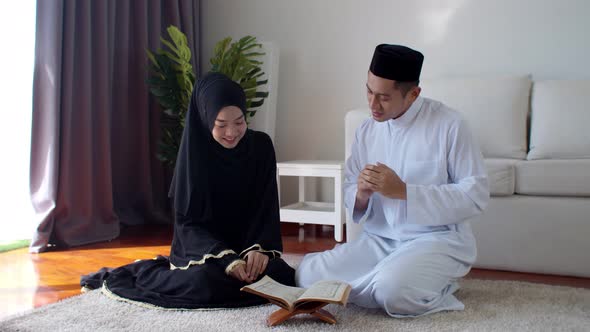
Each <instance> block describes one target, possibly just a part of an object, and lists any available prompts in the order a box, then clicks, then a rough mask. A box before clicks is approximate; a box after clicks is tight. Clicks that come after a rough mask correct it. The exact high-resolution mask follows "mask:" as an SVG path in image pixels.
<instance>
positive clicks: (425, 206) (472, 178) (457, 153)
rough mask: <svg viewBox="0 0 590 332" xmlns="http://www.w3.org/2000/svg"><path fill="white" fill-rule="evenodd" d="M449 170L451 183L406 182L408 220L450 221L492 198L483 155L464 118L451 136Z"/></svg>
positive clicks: (425, 222)
mask: <svg viewBox="0 0 590 332" xmlns="http://www.w3.org/2000/svg"><path fill="white" fill-rule="evenodd" d="M448 140H449V141H448V142H447V143H448V146H449V147H450V148H449V151H448V154H447V170H448V173H449V178H450V183H448V184H444V185H416V184H406V187H407V202H406V204H407V218H406V220H407V222H408V223H412V224H421V225H426V226H439V225H449V224H455V223H459V222H462V221H464V220H466V219H468V218H470V217H473V216H476V215H478V214H480V213H481V212H482V211H483V210H484V209H485V207H486V206H487V203H488V201H489V198H490V194H489V186H488V179H487V172H486V168H485V164H484V161H483V156H482V154H481V152H480V150H479V147H478V146H477V144H476V143H475V141H474V140H473V138H472V136H471V133H470V132H469V129H468V127H467V125H466V123H465V122H464V121H461V122H458V125H456V126H455V127H454V128H452V129H451V132H450V133H449V136H448Z"/></svg>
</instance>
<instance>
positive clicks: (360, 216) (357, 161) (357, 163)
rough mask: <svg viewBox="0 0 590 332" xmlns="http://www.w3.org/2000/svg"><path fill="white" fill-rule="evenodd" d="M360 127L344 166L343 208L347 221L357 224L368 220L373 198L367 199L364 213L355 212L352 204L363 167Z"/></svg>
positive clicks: (354, 200)
mask: <svg viewBox="0 0 590 332" xmlns="http://www.w3.org/2000/svg"><path fill="white" fill-rule="evenodd" d="M361 128H362V126H361V127H359V128H358V129H357V130H356V134H355V138H354V142H353V143H352V147H351V150H350V157H348V159H347V160H346V163H345V165H344V206H345V207H346V211H347V214H348V219H349V220H352V221H354V222H355V223H359V222H360V221H361V220H364V219H366V218H368V216H369V215H370V212H371V208H372V205H373V198H372V197H371V198H369V205H368V206H367V209H366V210H365V211H358V210H357V211H355V209H354V204H355V202H356V193H357V179H358V177H359V174H360V173H361V170H362V169H363V168H364V167H365V165H362V162H361V157H360V154H359V139H358V138H359V131H360V130H361Z"/></svg>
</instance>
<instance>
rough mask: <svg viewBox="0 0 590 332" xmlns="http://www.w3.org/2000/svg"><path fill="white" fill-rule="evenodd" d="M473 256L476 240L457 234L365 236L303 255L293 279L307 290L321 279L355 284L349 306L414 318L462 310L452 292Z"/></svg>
mask: <svg viewBox="0 0 590 332" xmlns="http://www.w3.org/2000/svg"><path fill="white" fill-rule="evenodd" d="M475 256H476V248H475V242H474V241H473V238H472V237H465V236H462V235H461V234H460V233H459V232H456V231H453V230H451V231H444V232H435V233H428V234H425V235H421V236H419V237H417V238H415V239H412V240H408V241H396V240H392V239H387V238H382V237H379V236H376V235H373V234H369V233H367V232H363V234H362V235H361V236H360V237H359V238H358V239H357V240H355V241H352V242H350V243H344V244H341V245H337V246H336V247H335V248H334V249H332V250H327V251H324V252H320V253H312V254H308V255H305V257H304V258H303V261H302V262H301V264H300V265H299V267H298V268H297V272H296V274H295V280H296V282H297V285H298V286H299V287H305V288H307V287H309V286H311V285H312V284H313V283H314V282H316V281H319V280H326V279H331V280H341V281H345V282H347V283H349V284H351V286H352V291H351V293H350V297H349V302H350V303H354V304H356V305H359V306H361V307H366V308H383V309H384V310H385V311H386V312H387V314H389V315H390V316H393V317H415V316H419V315H424V314H430V313H434V312H438V311H442V310H463V308H464V306H463V303H461V302H460V301H459V300H457V298H456V297H455V296H454V295H453V293H454V292H455V291H456V290H457V289H458V284H457V280H458V279H459V278H461V277H463V276H464V275H466V274H467V272H469V270H470V268H471V265H472V264H473V262H474V261H475Z"/></svg>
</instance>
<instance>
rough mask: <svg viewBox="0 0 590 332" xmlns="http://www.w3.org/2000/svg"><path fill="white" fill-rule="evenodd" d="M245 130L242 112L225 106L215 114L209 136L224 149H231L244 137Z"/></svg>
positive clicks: (236, 108) (234, 107) (233, 107)
mask: <svg viewBox="0 0 590 332" xmlns="http://www.w3.org/2000/svg"><path fill="white" fill-rule="evenodd" d="M247 128H248V126H247V125H246V119H245V118H244V114H243V113H242V110H240V109H239V108H238V107H236V106H226V107H224V108H222V109H221V111H219V114H217V118H216V119H215V124H214V125H213V130H212V131H211V134H212V135H213V138H214V139H215V140H216V141H217V143H219V144H221V145H222V146H223V147H224V148H226V149H233V148H235V147H236V146H237V145H238V143H239V142H240V140H241V139H242V137H244V133H246V129H247Z"/></svg>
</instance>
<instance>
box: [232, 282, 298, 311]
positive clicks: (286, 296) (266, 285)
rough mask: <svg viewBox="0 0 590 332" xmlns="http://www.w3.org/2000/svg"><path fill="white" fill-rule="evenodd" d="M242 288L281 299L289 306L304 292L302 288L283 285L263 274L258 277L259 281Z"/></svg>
mask: <svg viewBox="0 0 590 332" xmlns="http://www.w3.org/2000/svg"><path fill="white" fill-rule="evenodd" d="M243 288H250V289H252V290H254V291H257V292H259V293H262V294H266V295H268V296H271V297H276V298H280V299H283V300H285V302H287V303H289V305H290V306H292V305H293V302H295V301H296V300H297V299H298V298H299V296H301V294H303V293H304V292H305V289H304V288H299V287H291V286H285V285H283V284H280V283H278V282H276V281H274V280H273V279H272V278H270V277H269V276H264V278H262V279H260V280H259V281H257V282H255V283H253V284H251V285H248V286H244V287H243Z"/></svg>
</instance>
